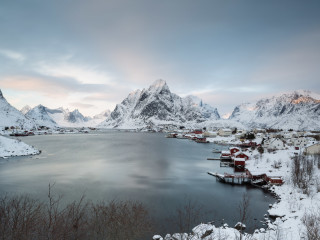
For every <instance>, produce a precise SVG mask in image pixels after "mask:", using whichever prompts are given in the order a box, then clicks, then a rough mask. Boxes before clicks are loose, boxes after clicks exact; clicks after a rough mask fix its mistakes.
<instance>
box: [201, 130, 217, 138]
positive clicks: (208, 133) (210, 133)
mask: <svg viewBox="0 0 320 240" xmlns="http://www.w3.org/2000/svg"><path fill="white" fill-rule="evenodd" d="M203 136H204V137H216V136H217V132H212V131H205V132H204V133H203Z"/></svg>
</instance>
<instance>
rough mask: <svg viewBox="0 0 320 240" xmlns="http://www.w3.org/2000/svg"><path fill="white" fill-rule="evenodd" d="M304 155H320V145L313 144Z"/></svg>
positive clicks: (305, 150)
mask: <svg viewBox="0 0 320 240" xmlns="http://www.w3.org/2000/svg"><path fill="white" fill-rule="evenodd" d="M303 153H304V154H306V155H316V154H320V143H317V144H313V145H311V146H308V147H306V148H305V149H304V152H303Z"/></svg>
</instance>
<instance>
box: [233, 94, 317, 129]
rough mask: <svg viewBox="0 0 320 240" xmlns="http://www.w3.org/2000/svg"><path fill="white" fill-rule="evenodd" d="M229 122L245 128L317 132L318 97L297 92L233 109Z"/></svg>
mask: <svg viewBox="0 0 320 240" xmlns="http://www.w3.org/2000/svg"><path fill="white" fill-rule="evenodd" d="M229 119H231V120H234V121H238V122H240V123H242V124H244V125H246V126H248V127H251V128H252V127H261V128H262V127H263V128H279V129H280V128H281V129H291V128H292V129H299V130H312V129H318V130H319V129H320V96H319V95H318V94H315V93H312V92H310V91H305V90H299V91H294V92H290V93H284V94H280V95H276V96H273V97H271V98H263V99H261V100H259V101H256V102H254V103H245V104H242V105H239V106H237V107H235V109H234V111H233V113H232V114H231V116H230V117H229Z"/></svg>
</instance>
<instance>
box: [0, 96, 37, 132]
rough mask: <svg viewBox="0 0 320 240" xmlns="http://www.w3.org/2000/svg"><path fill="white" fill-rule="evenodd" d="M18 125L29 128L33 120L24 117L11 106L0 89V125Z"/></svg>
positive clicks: (31, 126)
mask: <svg viewBox="0 0 320 240" xmlns="http://www.w3.org/2000/svg"><path fill="white" fill-rule="evenodd" d="M11 126H14V127H20V128H23V129H31V128H33V127H34V122H33V121H32V120H30V119H28V118H27V117H25V116H24V115H23V114H22V113H21V112H20V111H19V110H18V109H16V108H14V107H13V106H11V105H10V104H9V103H8V102H7V100H6V99H5V98H4V97H3V95H2V92H1V90H0V127H11Z"/></svg>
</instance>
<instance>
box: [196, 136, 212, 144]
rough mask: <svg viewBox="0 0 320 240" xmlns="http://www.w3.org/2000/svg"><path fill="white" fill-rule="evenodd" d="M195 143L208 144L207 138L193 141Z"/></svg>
mask: <svg viewBox="0 0 320 240" xmlns="http://www.w3.org/2000/svg"><path fill="white" fill-rule="evenodd" d="M195 141H196V142H197V143H209V141H207V138H205V137H204V138H197V139H196V140H195Z"/></svg>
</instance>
